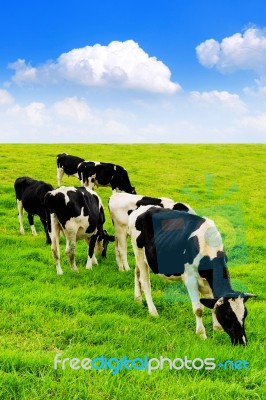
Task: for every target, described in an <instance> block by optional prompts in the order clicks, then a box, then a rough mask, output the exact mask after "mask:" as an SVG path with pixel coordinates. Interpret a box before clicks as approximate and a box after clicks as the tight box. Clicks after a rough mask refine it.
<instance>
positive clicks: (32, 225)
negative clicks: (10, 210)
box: [28, 213, 37, 236]
mask: <svg viewBox="0 0 266 400" xmlns="http://www.w3.org/2000/svg"><path fill="white" fill-rule="evenodd" d="M33 218H34V217H33V215H32V214H30V213H28V221H29V224H30V229H31V233H32V234H33V236H37V232H36V229H35V226H34V220H33Z"/></svg>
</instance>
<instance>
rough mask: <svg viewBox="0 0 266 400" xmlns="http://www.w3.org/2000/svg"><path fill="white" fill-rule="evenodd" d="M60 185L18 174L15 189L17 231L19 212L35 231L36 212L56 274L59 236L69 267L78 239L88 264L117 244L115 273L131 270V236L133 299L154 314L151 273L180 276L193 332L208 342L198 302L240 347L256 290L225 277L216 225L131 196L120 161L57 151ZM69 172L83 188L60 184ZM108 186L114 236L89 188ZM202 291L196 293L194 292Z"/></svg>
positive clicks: (178, 206)
mask: <svg viewBox="0 0 266 400" xmlns="http://www.w3.org/2000/svg"><path fill="white" fill-rule="evenodd" d="M56 163H57V182H58V188H56V189H54V188H53V187H52V185H50V184H49V183H46V182H43V181H37V180H35V179H32V178H29V177H26V176H25V177H20V178H18V179H16V181H15V184H14V187H15V193H16V200H17V208H18V219H19V225H20V232H21V234H23V233H24V227H23V209H25V211H26V212H27V214H28V221H29V224H30V226H31V231H32V234H33V235H36V230H35V227H34V219H33V218H34V215H38V216H39V217H40V220H41V222H42V224H43V227H44V230H45V233H46V243H50V244H51V251H52V255H53V258H54V261H55V264H56V271H57V274H58V275H62V274H63V270H62V268H61V263H60V247H59V238H60V233H61V232H62V233H63V234H64V236H65V239H66V254H67V257H68V260H69V264H70V266H71V268H72V270H73V271H78V269H77V266H76V262H75V246H76V241H77V240H81V239H83V240H85V242H86V244H87V247H88V256H87V262H86V269H91V268H92V265H93V264H98V262H97V259H96V256H95V253H99V254H101V255H102V256H103V257H106V254H107V245H108V242H110V241H115V258H116V262H117V266H118V270H119V271H123V270H126V271H128V270H129V269H130V267H129V263H128V260H127V237H128V236H130V237H131V242H132V247H133V251H134V255H135V289H134V298H135V300H136V301H139V302H141V301H142V294H144V296H145V300H146V302H147V306H148V310H149V313H150V314H151V315H153V316H156V315H158V313H157V310H156V307H155V305H154V303H153V300H152V295H151V284H150V276H149V273H150V270H152V272H153V273H155V274H158V275H161V276H163V277H164V278H167V279H171V280H180V279H182V280H183V282H184V284H185V285H186V288H187V291H188V294H189V297H190V300H191V302H192V309H193V312H194V315H195V317H196V334H197V335H199V336H200V337H201V338H203V339H206V337H207V336H206V331H205V327H204V325H203V321H202V315H203V308H204V306H206V307H209V308H211V309H212V318H213V329H214V330H218V329H223V330H224V331H225V332H226V333H227V334H228V335H229V336H230V339H231V342H232V344H246V343H247V337H246V333H245V318H246V315H247V310H246V306H245V302H246V301H247V299H248V298H250V297H255V295H253V294H250V293H242V292H237V291H235V290H234V289H233V288H232V286H231V282H230V277H229V272H228V268H227V257H226V253H225V251H224V247H223V243H222V238H221V235H220V233H219V231H218V230H217V228H216V226H215V224H214V222H213V221H212V220H210V219H208V218H206V217H201V216H198V215H197V214H196V213H195V211H194V210H193V209H192V208H191V207H190V206H189V205H188V204H184V203H180V202H176V201H175V200H172V199H169V198H166V197H159V198H154V197H149V196H143V195H138V194H136V190H135V188H134V187H133V186H132V185H131V182H130V180H129V177H128V173H127V171H126V170H125V169H124V168H123V167H122V166H120V165H116V164H111V163H103V162H98V161H86V160H84V159H83V158H80V157H76V156H71V155H68V154H66V153H62V154H58V156H57V158H56ZM64 174H67V175H75V176H76V177H77V178H78V179H79V180H80V183H81V187H74V186H71V187H66V186H61V184H62V178H63V175H64ZM99 186H110V187H111V188H112V195H111V196H110V198H109V201H108V209H109V212H110V216H111V219H112V222H113V226H114V231H115V235H114V236H112V235H110V234H108V233H107V231H106V230H105V229H104V223H105V213H104V207H103V204H102V201H101V198H100V196H99V195H98V194H97V193H96V192H95V190H94V189H95V187H99ZM200 296H202V297H200Z"/></svg>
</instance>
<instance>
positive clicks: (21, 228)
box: [17, 199, 25, 235]
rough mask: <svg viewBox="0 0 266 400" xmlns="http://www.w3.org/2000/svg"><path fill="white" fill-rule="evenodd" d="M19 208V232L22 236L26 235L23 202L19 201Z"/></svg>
mask: <svg viewBox="0 0 266 400" xmlns="http://www.w3.org/2000/svg"><path fill="white" fill-rule="evenodd" d="M17 208H18V222H19V230H20V233H21V234H22V235H24V233H25V231H24V227H23V204H22V201H21V200H18V199H17Z"/></svg>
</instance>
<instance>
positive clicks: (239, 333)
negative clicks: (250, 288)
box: [200, 293, 256, 345]
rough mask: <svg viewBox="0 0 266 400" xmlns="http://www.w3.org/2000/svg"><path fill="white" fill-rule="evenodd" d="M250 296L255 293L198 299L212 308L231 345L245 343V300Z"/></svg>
mask: <svg viewBox="0 0 266 400" xmlns="http://www.w3.org/2000/svg"><path fill="white" fill-rule="evenodd" d="M250 297H256V295H254V294H251V293H234V294H232V295H231V294H230V295H228V296H225V297H220V298H219V299H217V298H216V299H200V301H201V303H202V304H203V305H204V306H206V307H208V308H213V310H214V312H215V315H216V318H217V320H218V322H219V323H220V324H221V326H222V328H223V329H224V331H225V332H226V333H227V334H228V335H229V336H230V338H231V342H232V344H233V345H236V344H243V345H246V344H247V337H246V332H245V318H246V316H247V309H246V306H245V302H246V301H247V300H248V299H249V298H250Z"/></svg>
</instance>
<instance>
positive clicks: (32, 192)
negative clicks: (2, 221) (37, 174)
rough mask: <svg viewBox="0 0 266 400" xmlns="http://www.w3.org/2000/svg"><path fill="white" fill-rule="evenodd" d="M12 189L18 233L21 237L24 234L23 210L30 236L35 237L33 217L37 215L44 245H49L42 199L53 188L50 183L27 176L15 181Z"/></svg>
mask: <svg viewBox="0 0 266 400" xmlns="http://www.w3.org/2000/svg"><path fill="white" fill-rule="evenodd" d="M14 189H15V193H16V201H17V208H18V220H19V225H20V233H21V234H22V235H24V233H25V231H24V227H23V209H25V211H26V212H27V213H28V221H29V224H30V227H31V232H32V234H33V235H34V236H36V235H37V232H36V229H35V226H34V215H38V216H39V217H40V220H41V222H42V225H43V228H44V231H45V234H46V243H47V244H49V243H51V240H50V236H49V233H48V228H47V221H46V213H45V207H44V197H45V195H46V193H47V192H49V191H50V190H53V186H52V185H50V183H46V182H43V181H38V180H36V179H33V178H30V177H28V176H22V177H20V178H17V179H16V180H15V183H14Z"/></svg>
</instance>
